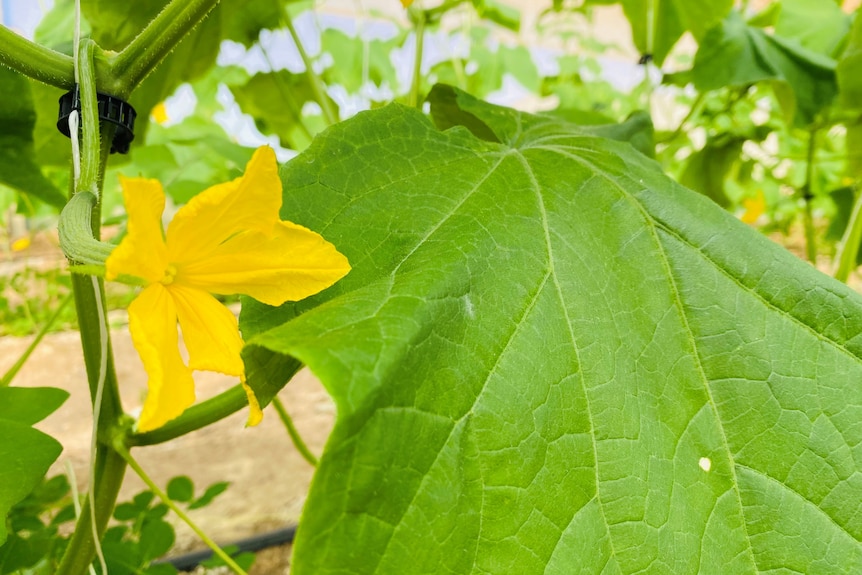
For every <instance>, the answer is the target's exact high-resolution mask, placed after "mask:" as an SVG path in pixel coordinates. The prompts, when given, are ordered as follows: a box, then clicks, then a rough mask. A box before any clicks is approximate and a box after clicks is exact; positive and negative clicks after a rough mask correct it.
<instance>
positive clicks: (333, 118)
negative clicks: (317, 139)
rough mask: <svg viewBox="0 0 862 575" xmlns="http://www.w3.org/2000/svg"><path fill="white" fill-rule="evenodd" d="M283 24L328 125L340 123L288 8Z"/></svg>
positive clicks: (282, 13) (284, 13)
mask: <svg viewBox="0 0 862 575" xmlns="http://www.w3.org/2000/svg"><path fill="white" fill-rule="evenodd" d="M281 23H282V24H283V25H284V27H285V28H287V31H288V33H289V34H290V37H291V38H293V43H294V44H296V49H297V51H299V57H300V58H302V62H303V64H305V73H306V75H307V76H308V82H309V83H310V84H311V90H312V92H313V93H314V99H315V100H317V103H318V104H319V105H320V109H321V110H322V111H323V117H324V118H325V119H326V123H327V124H328V125H330V126H332V125H333V124H335V123H337V122H338V115H337V114H336V113H335V111H334V110H333V109H332V103H331V102H330V100H329V98H328V97H327V95H326V89H325V88H324V86H323V83H322V82H321V81H320V78H319V77H318V76H317V73H316V72H315V71H314V67H313V66H312V64H313V62H312V61H311V58H310V57H309V55H308V52H306V51H305V47H303V45H302V42H301V41H300V39H299V34H298V33H297V32H296V28H295V27H294V25H293V19H292V18H291V17H290V14H289V13H288V11H287V7H285V8H284V9H283V10H282V12H281ZM270 67H271V66H270Z"/></svg>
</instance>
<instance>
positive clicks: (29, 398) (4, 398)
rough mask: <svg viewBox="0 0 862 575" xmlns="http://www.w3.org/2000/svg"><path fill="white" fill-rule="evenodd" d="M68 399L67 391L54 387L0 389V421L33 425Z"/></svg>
mask: <svg viewBox="0 0 862 575" xmlns="http://www.w3.org/2000/svg"><path fill="white" fill-rule="evenodd" d="M68 398H69V392H68V391H66V390H63V389H58V388H56V387H3V388H0V419H5V420H8V421H15V422H18V423H23V424H24V425H33V424H34V423H39V422H40V421H42V420H43V419H45V418H46V417H48V416H49V415H51V414H52V413H54V412H55V411H57V409H58V408H59V407H60V406H61V405H63V402H65V401H66V399H68ZM54 479H56V480H57V481H58V482H59V481H62V480H61V479H57V478H54ZM64 479H65V478H63V480H64ZM66 485H67V486H68V481H67V482H66Z"/></svg>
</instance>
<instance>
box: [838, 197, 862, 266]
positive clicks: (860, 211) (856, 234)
mask: <svg viewBox="0 0 862 575" xmlns="http://www.w3.org/2000/svg"><path fill="white" fill-rule="evenodd" d="M855 192H856V201H855V202H854V203H853V211H852V212H851V213H850V221H848V222H847V228H846V229H845V230H844V235H843V237H842V238H841V243H839V244H838V254H837V255H836V256H835V270H834V272H833V276H835V279H837V280H838V281H842V282H844V283H847V278H848V277H850V272H852V271H853V270H855V269H856V257H857V256H858V254H859V243H860V242H862V193H860V192H859V190H855Z"/></svg>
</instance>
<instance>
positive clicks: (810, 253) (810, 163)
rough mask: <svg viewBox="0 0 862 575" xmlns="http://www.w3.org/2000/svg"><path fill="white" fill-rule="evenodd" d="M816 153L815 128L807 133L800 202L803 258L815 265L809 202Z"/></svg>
mask: <svg viewBox="0 0 862 575" xmlns="http://www.w3.org/2000/svg"><path fill="white" fill-rule="evenodd" d="M816 151H817V128H816V127H813V128H811V130H810V131H809V133H808V156H807V163H806V167H805V183H804V184H803V186H802V190H801V191H802V201H803V202H804V203H805V205H804V208H803V211H802V225H803V227H804V228H805V257H807V258H808V261H809V262H811V263H812V264H816V263H817V239H816V237H815V233H814V216H813V214H812V212H811V200H812V199H814V192H813V191H812V187H813V186H814V175H815V174H814V160H815V152H816Z"/></svg>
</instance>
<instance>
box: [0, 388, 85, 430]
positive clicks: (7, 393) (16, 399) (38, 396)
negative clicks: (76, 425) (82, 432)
mask: <svg viewBox="0 0 862 575" xmlns="http://www.w3.org/2000/svg"><path fill="white" fill-rule="evenodd" d="M68 397H69V392H68V391H66V390H63V389H58V388H56V387H4V388H0V419H5V420H7V421H14V422H16V423H22V424H24V425H33V424H34V423H39V422H40V421H42V420H43V419H45V418H46V417H48V416H49V415H51V414H52V413H54V412H55V411H57V409H58V408H59V407H60V406H61V405H63V402H65V401H66V399H68Z"/></svg>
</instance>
